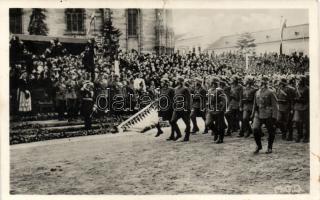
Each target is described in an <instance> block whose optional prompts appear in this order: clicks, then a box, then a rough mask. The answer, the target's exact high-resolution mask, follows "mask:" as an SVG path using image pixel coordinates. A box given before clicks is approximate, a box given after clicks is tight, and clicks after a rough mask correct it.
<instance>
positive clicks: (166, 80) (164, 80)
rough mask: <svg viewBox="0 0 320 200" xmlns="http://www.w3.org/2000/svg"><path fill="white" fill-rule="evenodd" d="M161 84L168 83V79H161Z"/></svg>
mask: <svg viewBox="0 0 320 200" xmlns="http://www.w3.org/2000/svg"><path fill="white" fill-rule="evenodd" d="M161 82H166V83H168V82H169V79H168V78H167V77H163V78H161Z"/></svg>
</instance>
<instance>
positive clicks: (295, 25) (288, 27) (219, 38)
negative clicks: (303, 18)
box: [216, 23, 309, 41]
mask: <svg viewBox="0 0 320 200" xmlns="http://www.w3.org/2000/svg"><path fill="white" fill-rule="evenodd" d="M304 25H309V23H304V24H296V25H292V26H287V27H285V29H287V28H291V27H296V26H304ZM278 29H280V28H270V29H264V30H259V31H252V32H248V31H247V32H243V33H259V32H265V31H271V30H278ZM243 33H237V34H231V35H225V36H221V37H220V38H219V39H222V38H225V37H231V36H236V35H242V34H243ZM219 39H218V40H219ZM218 40H216V41H218Z"/></svg>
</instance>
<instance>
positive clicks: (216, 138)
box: [213, 133, 219, 142]
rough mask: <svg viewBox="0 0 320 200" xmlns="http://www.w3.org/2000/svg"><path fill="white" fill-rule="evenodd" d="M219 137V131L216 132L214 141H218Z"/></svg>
mask: <svg viewBox="0 0 320 200" xmlns="http://www.w3.org/2000/svg"><path fill="white" fill-rule="evenodd" d="M218 139H219V135H218V133H215V134H214V137H213V141H214V142H217V141H218Z"/></svg>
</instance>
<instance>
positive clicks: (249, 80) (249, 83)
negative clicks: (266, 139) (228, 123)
mask: <svg viewBox="0 0 320 200" xmlns="http://www.w3.org/2000/svg"><path fill="white" fill-rule="evenodd" d="M244 85H245V88H244V89H243V91H242V99H241V104H240V111H242V124H241V130H240V134H239V137H243V136H244V133H245V132H247V134H246V135H245V137H246V138H247V137H249V136H250V135H251V134H252V128H251V125H250V115H251V113H252V108H253V101H254V95H255V93H256V91H257V89H256V88H255V87H253V85H254V79H253V77H252V76H246V77H245V80H244Z"/></svg>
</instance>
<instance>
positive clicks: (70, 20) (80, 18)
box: [66, 9, 85, 33]
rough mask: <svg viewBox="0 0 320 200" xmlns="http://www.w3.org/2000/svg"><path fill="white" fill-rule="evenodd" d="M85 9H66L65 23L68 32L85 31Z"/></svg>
mask: <svg viewBox="0 0 320 200" xmlns="http://www.w3.org/2000/svg"><path fill="white" fill-rule="evenodd" d="M84 24H85V10H84V9H66V25H67V32H69V33H84V32H85V26H84Z"/></svg>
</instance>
